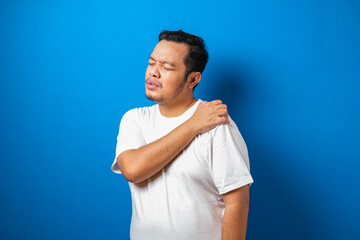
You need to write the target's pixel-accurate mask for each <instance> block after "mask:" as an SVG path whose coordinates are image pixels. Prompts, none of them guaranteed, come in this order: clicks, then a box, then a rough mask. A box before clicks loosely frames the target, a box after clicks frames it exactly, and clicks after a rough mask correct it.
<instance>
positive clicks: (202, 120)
mask: <svg viewBox="0 0 360 240" xmlns="http://www.w3.org/2000/svg"><path fill="white" fill-rule="evenodd" d="M189 122H190V123H191V125H192V126H193V127H194V128H195V129H196V132H197V134H200V133H205V132H208V131H209V130H211V129H213V128H214V127H216V126H217V125H220V124H228V123H229V116H228V112H227V106H226V105H225V104H223V103H222V102H221V100H214V101H212V102H201V103H200V104H199V106H198V108H197V109H196V111H195V113H194V114H193V116H192V117H191V118H190V119H189Z"/></svg>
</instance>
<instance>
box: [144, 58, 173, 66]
mask: <svg viewBox="0 0 360 240" xmlns="http://www.w3.org/2000/svg"><path fill="white" fill-rule="evenodd" d="M149 59H150V60H153V61H155V62H159V63H161V64H168V65H170V66H172V67H176V65H175V64H174V63H172V62H169V61H157V60H156V59H155V58H153V57H152V56H150V57H149Z"/></svg>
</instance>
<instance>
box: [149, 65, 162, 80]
mask: <svg viewBox="0 0 360 240" xmlns="http://www.w3.org/2000/svg"><path fill="white" fill-rule="evenodd" d="M148 73H149V75H150V76H151V77H156V78H159V77H160V71H159V66H158V65H157V64H154V65H149V66H148Z"/></svg>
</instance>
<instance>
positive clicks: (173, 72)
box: [145, 40, 189, 105]
mask: <svg viewBox="0 0 360 240" xmlns="http://www.w3.org/2000/svg"><path fill="white" fill-rule="evenodd" d="M188 51H189V47H188V46H187V45H186V44H184V43H176V42H171V41H165V40H162V41H160V42H159V43H158V44H157V45H156V47H155V48H154V50H153V52H152V54H151V55H150V57H149V65H148V67H147V69H146V75H145V95H146V97H147V98H148V99H150V100H152V101H154V102H156V103H158V104H160V105H166V104H171V103H172V102H176V101H178V100H181V97H182V96H183V94H184V93H185V92H184V90H186V89H185V88H184V86H185V80H184V77H185V72H186V66H185V64H184V58H185V56H186V55H187V54H188Z"/></svg>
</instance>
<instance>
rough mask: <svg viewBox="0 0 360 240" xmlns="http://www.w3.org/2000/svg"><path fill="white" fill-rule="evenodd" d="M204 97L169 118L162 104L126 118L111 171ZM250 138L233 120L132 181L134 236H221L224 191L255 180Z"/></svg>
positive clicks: (162, 239) (143, 239) (182, 239)
mask: <svg viewBox="0 0 360 240" xmlns="http://www.w3.org/2000/svg"><path fill="white" fill-rule="evenodd" d="M200 101H201V100H199V101H198V102H197V103H196V104H194V105H193V106H192V107H191V108H189V109H188V110H187V111H186V112H185V113H183V114H182V115H181V116H178V117H174V118H167V117H164V116H163V115H161V113H160V111H159V106H158V105H154V106H151V107H144V108H136V109H132V110H130V111H128V112H127V113H125V115H124V116H123V118H122V120H121V123H120V128H119V135H118V137H117V145H116V157H115V161H114V163H113V165H112V170H113V171H114V172H116V173H120V170H119V168H118V165H117V162H116V158H117V156H118V155H119V154H120V153H121V152H123V151H125V150H128V149H137V148H139V147H141V146H143V145H146V144H148V143H151V142H154V141H156V140H157V139H159V138H161V137H163V136H165V135H166V134H168V133H169V132H171V131H172V130H173V129H175V128H176V127H177V126H179V125H181V124H182V123H183V122H185V121H186V120H187V119H189V118H190V117H191V116H192V115H193V113H194V112H195V110H196V108H197V106H198V105H199V102H200ZM252 182H253V179H252V177H251V175H250V172H249V158H248V152H247V148H246V145H245V142H244V140H243V138H242V136H241V134H240V132H239V130H238V128H237V127H236V125H235V123H234V122H233V121H232V120H231V119H230V124H226V125H219V126H217V127H216V128H214V129H212V130H210V131H209V132H207V133H204V134H200V135H198V136H196V138H195V139H194V141H192V142H191V144H190V145H189V146H188V147H187V148H186V149H184V150H183V151H182V153H181V154H180V155H179V156H178V157H177V158H176V159H175V160H174V161H172V162H171V163H170V164H168V165H167V166H166V167H165V168H163V169H162V170H161V171H160V172H158V173H157V174H155V175H154V176H152V177H150V178H149V179H147V180H145V181H144V182H141V183H137V184H134V183H131V182H129V185H130V191H131V197H132V219H131V229H130V237H131V239H133V240H153V239H154V240H168V239H171V240H176V239H179V240H192V239H194V240H199V239H201V240H202V239H206V240H213V239H214V240H215V239H216V240H219V239H221V225H222V217H223V213H224V202H223V199H222V197H221V194H224V193H227V192H229V191H231V190H234V189H236V188H239V187H242V186H244V185H247V184H251V183H252Z"/></svg>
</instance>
